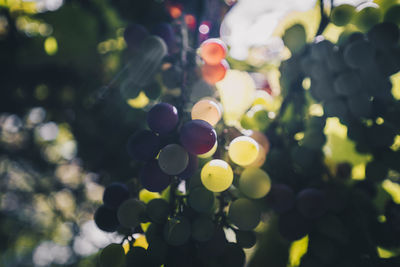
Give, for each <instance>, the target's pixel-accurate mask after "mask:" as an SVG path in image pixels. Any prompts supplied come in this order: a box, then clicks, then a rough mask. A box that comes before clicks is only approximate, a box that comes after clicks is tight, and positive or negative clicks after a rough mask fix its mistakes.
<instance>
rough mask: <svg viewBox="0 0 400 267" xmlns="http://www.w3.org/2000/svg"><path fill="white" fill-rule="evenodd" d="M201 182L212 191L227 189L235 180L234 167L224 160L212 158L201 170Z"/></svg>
mask: <svg viewBox="0 0 400 267" xmlns="http://www.w3.org/2000/svg"><path fill="white" fill-rule="evenodd" d="M201 182H202V183H203V185H204V186H205V187H206V188H207V189H208V190H210V191H212V192H222V191H225V190H226V189H228V188H229V187H230V186H231V184H232V182H233V171H232V168H231V166H229V164H228V163H226V162H225V161H223V160H220V159H214V160H211V161H209V162H208V163H207V164H206V165H204V167H203V169H202V170H201Z"/></svg>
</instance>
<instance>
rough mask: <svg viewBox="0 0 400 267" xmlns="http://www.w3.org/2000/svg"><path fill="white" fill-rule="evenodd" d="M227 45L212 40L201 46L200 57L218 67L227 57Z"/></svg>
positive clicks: (217, 40) (214, 39) (218, 40)
mask: <svg viewBox="0 0 400 267" xmlns="http://www.w3.org/2000/svg"><path fill="white" fill-rule="evenodd" d="M226 50H227V48H226V45H225V43H224V42H222V41H221V40H220V39H216V38H212V39H208V40H206V41H204V42H203V43H202V44H201V46H200V56H201V58H202V59H203V60H204V61H205V62H206V63H207V64H209V65H217V64H219V63H220V62H221V60H223V59H224V58H225V56H226Z"/></svg>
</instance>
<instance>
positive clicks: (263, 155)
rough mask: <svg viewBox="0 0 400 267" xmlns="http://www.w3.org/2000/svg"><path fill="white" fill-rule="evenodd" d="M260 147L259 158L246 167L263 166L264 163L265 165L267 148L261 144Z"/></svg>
mask: <svg viewBox="0 0 400 267" xmlns="http://www.w3.org/2000/svg"><path fill="white" fill-rule="evenodd" d="M258 148H259V150H258V154H257V158H256V159H255V160H254V161H253V162H252V163H251V164H249V165H247V166H245V167H261V166H262V165H264V162H265V160H266V159H267V153H265V149H264V147H263V146H259V147H258Z"/></svg>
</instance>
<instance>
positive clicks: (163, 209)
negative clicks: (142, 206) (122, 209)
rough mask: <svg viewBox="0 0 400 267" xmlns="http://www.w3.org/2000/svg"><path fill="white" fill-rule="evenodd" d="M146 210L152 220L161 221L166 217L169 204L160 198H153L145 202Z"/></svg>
mask: <svg viewBox="0 0 400 267" xmlns="http://www.w3.org/2000/svg"><path fill="white" fill-rule="evenodd" d="M146 212H147V215H148V216H149V218H150V220H151V221H152V222H155V223H163V222H164V221H166V220H167V218H168V214H169V204H168V202H167V201H166V200H164V199H162V198H156V199H153V200H151V201H150V202H149V203H148V204H147V207H146Z"/></svg>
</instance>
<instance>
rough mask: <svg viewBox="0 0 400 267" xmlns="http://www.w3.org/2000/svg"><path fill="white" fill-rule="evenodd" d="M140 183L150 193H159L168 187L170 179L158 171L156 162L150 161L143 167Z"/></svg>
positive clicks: (158, 167)
mask: <svg viewBox="0 0 400 267" xmlns="http://www.w3.org/2000/svg"><path fill="white" fill-rule="evenodd" d="M140 182H141V183H142V185H143V187H144V188H146V189H147V190H149V191H150V192H161V191H163V190H164V189H165V188H167V187H168V185H169V184H170V182H171V177H170V176H169V175H167V174H165V173H164V172H163V171H162V170H161V169H160V166H158V162H157V160H152V161H149V162H147V163H146V164H145V165H144V166H143V169H142V171H141V173H140Z"/></svg>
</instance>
